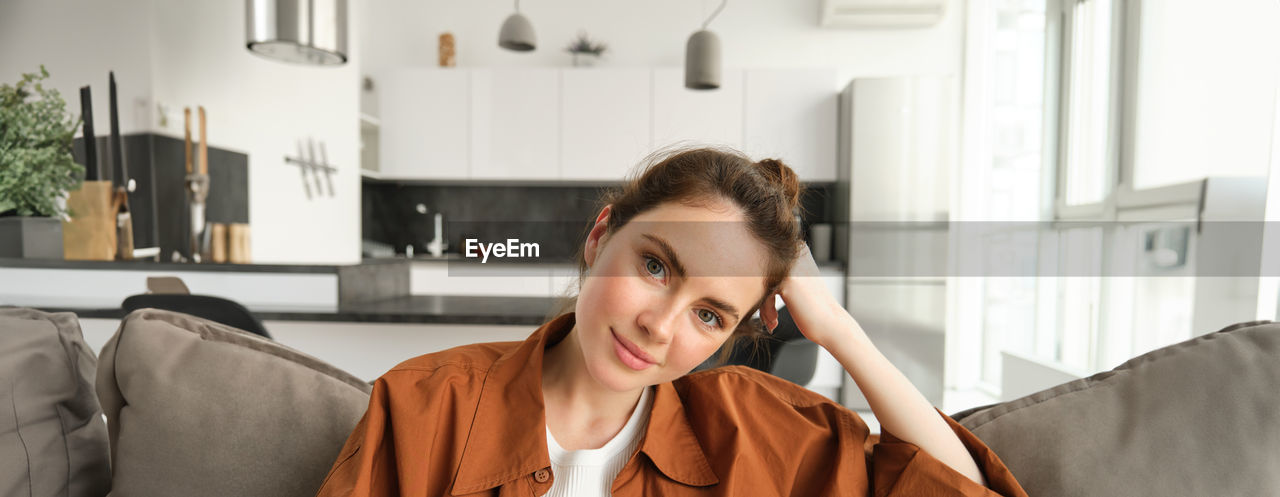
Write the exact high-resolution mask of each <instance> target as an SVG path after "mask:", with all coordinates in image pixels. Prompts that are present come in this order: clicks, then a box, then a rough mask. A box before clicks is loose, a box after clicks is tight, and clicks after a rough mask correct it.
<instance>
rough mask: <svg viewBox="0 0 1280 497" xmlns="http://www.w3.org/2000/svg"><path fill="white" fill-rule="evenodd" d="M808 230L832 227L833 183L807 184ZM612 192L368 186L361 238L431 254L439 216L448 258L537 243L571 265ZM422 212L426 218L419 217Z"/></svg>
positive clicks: (547, 257)
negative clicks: (470, 245) (475, 249)
mask: <svg viewBox="0 0 1280 497" xmlns="http://www.w3.org/2000/svg"><path fill="white" fill-rule="evenodd" d="M805 186H806V193H805V194H804V195H803V196H802V198H801V204H802V205H803V208H804V210H805V213H806V214H805V216H804V219H803V222H804V224H805V226H806V232H807V226H808V225H809V224H810V223H821V222H830V221H831V212H832V209H833V206H832V203H831V198H832V194H833V193H834V191H835V185H834V184H832V183H809V184H806V185H805ZM610 187H611V186H608V185H606V186H571V185H555V186H544V185H485V184H457V183H450V184H433V183H429V182H411V183H409V182H397V181H388V180H373V179H368V178H366V179H365V180H364V183H363V185H362V187H361V199H362V202H361V204H362V205H361V223H362V224H361V226H362V228H361V232H362V235H363V238H364V239H365V240H370V241H374V242H380V243H384V244H388V245H391V246H392V247H393V248H394V249H395V252H396V254H404V253H405V247H406V246H407V245H413V251H414V254H416V255H420V254H425V253H427V243H428V242H429V241H431V240H432V239H433V238H434V237H435V233H434V229H435V226H434V216H435V214H436V213H437V212H439V213H441V214H443V217H444V222H445V224H444V236H445V238H446V239H447V240H448V249H447V250H446V253H458V252H461V245H460V244H461V242H462V240H463V239H464V238H478V239H481V240H502V239H505V238H509V237H515V238H519V239H521V240H537V241H538V242H539V243H540V245H541V249H542V257H541V260H543V261H551V262H556V261H559V262H567V261H569V260H571V259H570V257H571V256H572V255H573V254H575V253H576V250H577V248H578V247H579V246H580V245H581V243H582V241H583V239H584V237H585V236H586V232H587V229H588V228H589V227H590V226H591V223H592V222H593V221H594V220H595V215H596V214H597V213H598V212H599V209H600V208H601V207H603V205H602V204H599V199H600V197H601V196H602V194H603V193H604V192H605V191H606V190H607V189H608V188H610ZM418 204H422V205H423V206H424V207H425V210H426V213H420V212H419V211H418V208H417V206H418Z"/></svg>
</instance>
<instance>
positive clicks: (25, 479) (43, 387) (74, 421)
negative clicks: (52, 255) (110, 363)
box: [0, 308, 111, 497]
mask: <svg viewBox="0 0 1280 497" xmlns="http://www.w3.org/2000/svg"><path fill="white" fill-rule="evenodd" d="M96 361H97V359H96V358H95V357H94V354H93V350H91V349H90V348H89V347H88V346H87V345H85V342H84V337H83V336H82V335H81V333H80V320H79V319H77V318H76V316H75V314H72V313H68V312H62V313H46V312H40V311H37V310H33V309H21V308H0V495H60V496H67V497H101V496H103V495H106V494H107V491H108V490H110V488H111V472H110V468H109V467H108V460H107V428H106V425H105V424H104V423H103V421H102V409H101V408H99V407H98V398H97V395H96V394H95V393H94V390H93V378H94V373H95V368H96Z"/></svg>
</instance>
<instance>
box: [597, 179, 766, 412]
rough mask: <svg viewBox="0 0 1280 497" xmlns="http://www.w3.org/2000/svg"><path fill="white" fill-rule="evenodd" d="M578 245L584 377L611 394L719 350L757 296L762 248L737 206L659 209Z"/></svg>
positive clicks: (686, 367)
mask: <svg viewBox="0 0 1280 497" xmlns="http://www.w3.org/2000/svg"><path fill="white" fill-rule="evenodd" d="M609 209H610V208H609V207H605V209H604V210H602V211H601V213H600V216H599V218H598V219H597V220H596V225H595V227H594V228H593V229H592V231H591V234H590V235H589V236H588V238H587V242H586V247H585V248H586V251H585V255H586V262H587V264H588V266H589V267H590V271H589V273H588V276H587V278H586V279H585V281H584V282H583V285H582V290H581V292H580V293H579V296H578V303H577V308H576V311H575V321H576V323H575V331H576V332H577V333H578V340H577V341H578V344H579V345H580V346H581V348H582V354H583V358H584V359H585V361H586V365H587V370H588V372H589V373H590V374H591V376H592V377H593V378H594V379H595V380H596V381H597V382H599V383H600V384H601V385H603V386H605V387H607V388H609V389H611V390H614V391H618V392H623V391H629V390H635V389H638V388H641V387H645V386H648V385H654V384H658V383H663V382H667V381H671V380H674V379H676V378H679V377H681V376H683V375H685V374H687V373H688V372H689V371H692V370H693V368H695V367H697V365H698V364H700V363H702V362H703V361H705V360H706V359H707V358H708V357H710V356H711V354H713V353H715V351H716V350H717V349H718V348H720V345H721V344H723V343H724V342H725V340H727V339H728V338H729V336H730V335H731V334H732V332H733V330H734V328H736V327H737V325H738V323H739V322H740V321H741V320H743V319H748V318H750V314H749V313H750V312H752V310H753V308H754V306H755V305H756V304H757V303H758V302H759V300H760V299H761V298H763V297H764V292H765V288H764V283H765V277H764V266H765V263H766V261H767V259H766V255H767V252H766V251H765V247H764V245H763V244H761V243H760V242H758V241H756V240H755V239H754V238H753V237H752V236H751V234H750V233H749V232H748V231H747V228H746V224H745V218H744V217H743V216H742V213H741V210H740V209H739V208H737V207H736V206H735V205H733V204H732V203H730V202H728V201H723V200H717V201H715V202H711V203H709V204H707V207H690V206H686V205H683V204H679V203H666V204H661V205H659V206H658V207H656V208H654V209H651V210H649V211H647V212H645V213H643V214H640V215H638V216H635V217H634V218H632V220H631V221H630V222H628V223H627V224H626V226H624V227H623V228H622V229H621V230H619V231H618V232H617V233H614V234H613V235H610V236H608V237H605V236H604V231H605V222H606V220H607V216H608V215H609Z"/></svg>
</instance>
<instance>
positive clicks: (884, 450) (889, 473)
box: [871, 408, 1027, 497]
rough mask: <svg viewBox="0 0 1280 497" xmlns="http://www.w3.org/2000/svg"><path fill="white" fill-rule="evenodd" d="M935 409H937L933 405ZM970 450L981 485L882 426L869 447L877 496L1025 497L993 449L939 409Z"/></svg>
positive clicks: (1025, 494)
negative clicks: (985, 483)
mask: <svg viewBox="0 0 1280 497" xmlns="http://www.w3.org/2000/svg"><path fill="white" fill-rule="evenodd" d="M935 410H937V409H936V408H935ZM938 415H940V416H942V418H943V419H944V420H946V422H947V425H948V426H950V427H951V429H952V430H953V431H955V433H956V436H957V437H959V438H960V441H961V442H962V443H963V444H964V446H965V448H966V449H968V450H969V454H970V455H971V456H973V460H974V461H976V462H977V464H978V468H979V469H980V470H982V475H983V476H984V477H985V478H986V480H987V486H986V487H984V486H982V485H979V484H978V483H976V482H974V481H973V480H970V479H969V477H967V476H965V475H963V474H961V473H960V472H958V471H956V470H954V469H952V468H951V467H950V466H947V465H946V464H944V463H943V462H942V461H939V460H937V459H935V458H934V457H933V456H932V455H930V454H929V453H928V452H925V451H924V450H922V449H921V448H920V447H919V446H916V445H915V444H912V443H908V442H905V441H903V440H901V439H899V438H898V437H896V436H894V435H893V434H892V433H890V432H888V431H887V430H884V429H883V427H882V428H881V433H880V441H879V443H876V444H875V446H874V447H873V449H872V455H871V480H872V486H873V488H874V493H873V495H875V496H876V497H896V496H909V495H956V496H966V497H968V496H973V497H977V496H983V497H995V496H1005V497H1027V493H1026V492H1025V491H1024V490H1023V489H1022V486H1021V485H1019V484H1018V481H1017V480H1015V479H1014V478H1013V473H1011V472H1010V471H1009V468H1008V467H1006V466H1005V465H1004V462H1002V461H1001V460H1000V458H999V457H997V456H996V454H995V452H994V451H992V450H991V448H989V447H987V445H986V444H984V443H982V440H980V439H978V437H977V436H976V435H974V434H973V433H972V432H970V431H969V430H967V429H965V427H963V426H960V424H959V423H957V422H956V421H955V420H954V419H951V417H950V416H947V415H946V414H943V413H942V412H941V411H938Z"/></svg>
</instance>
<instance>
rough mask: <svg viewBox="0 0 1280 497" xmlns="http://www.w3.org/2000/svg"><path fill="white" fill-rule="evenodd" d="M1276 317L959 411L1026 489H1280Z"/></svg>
mask: <svg viewBox="0 0 1280 497" xmlns="http://www.w3.org/2000/svg"><path fill="white" fill-rule="evenodd" d="M1278 385H1280V324H1277V323H1271V322H1269V321H1254V322H1248V323H1240V324H1236V325H1232V326H1229V327H1227V328H1224V329H1222V330H1220V331H1218V332H1215V333H1210V334H1208V335H1202V336H1199V337H1196V338H1193V339H1190V340H1187V341H1184V342H1182V343H1178V344H1175V345H1171V346H1168V347H1164V348H1161V349H1158V350H1155V351H1152V352H1149V353H1147V354H1143V355H1141V356H1138V357H1135V358H1133V359H1130V360H1129V361H1127V362H1125V363H1124V364H1121V365H1120V366H1118V367H1116V368H1115V369H1113V370H1111V371H1106V372H1102V373H1098V374H1096V375H1093V376H1090V377H1088V378H1084V379H1080V380H1076V381H1072V382H1069V383H1064V384H1062V385H1058V386H1056V387H1054V388H1050V389H1048V390H1044V391H1041V392H1038V393H1034V394H1031V395H1028V396H1026V397H1023V398H1020V399H1016V400H1012V401H1009V402H1005V403H1001V404H996V405H994V406H991V407H986V408H982V409H977V410H971V411H965V412H962V413H958V414H957V416H958V417H957V418H956V420H957V421H959V422H960V424H961V425H963V426H964V427H966V428H968V429H969V430H970V431H972V432H973V433H974V434H975V435H977V436H978V437H979V438H981V439H982V440H983V441H984V442H986V444H987V445H988V446H989V447H991V449H992V450H994V451H995V452H996V453H997V454H999V455H1000V458H1001V460H1003V461H1004V462H1005V463H1006V464H1007V465H1008V466H1009V469H1010V471H1012V472H1013V475H1014V476H1015V477H1016V478H1017V479H1018V482H1019V483H1021V484H1022V487H1023V488H1024V489H1026V491H1027V493H1028V494H1029V495H1034V496H1037V497H1067V496H1082V497H1083V496H1090V497H1092V496H1098V495H1160V496H1162V497H1179V496H1187V497H1191V496H1197V497H1198V496H1204V495H1242V496H1243V495H1280V472H1277V471H1276V468H1280V387H1278Z"/></svg>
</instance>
